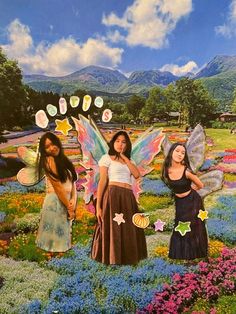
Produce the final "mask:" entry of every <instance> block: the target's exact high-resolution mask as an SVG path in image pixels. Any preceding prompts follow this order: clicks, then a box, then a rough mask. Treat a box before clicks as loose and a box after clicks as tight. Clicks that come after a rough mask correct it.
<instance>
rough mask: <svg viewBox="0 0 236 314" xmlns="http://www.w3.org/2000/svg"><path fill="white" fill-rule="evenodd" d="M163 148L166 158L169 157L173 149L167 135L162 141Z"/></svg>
mask: <svg viewBox="0 0 236 314" xmlns="http://www.w3.org/2000/svg"><path fill="white" fill-rule="evenodd" d="M161 146H162V148H163V153H164V156H165V157H166V156H167V155H168V152H169V150H170V147H171V142H170V141H169V139H168V136H167V135H165V136H164V139H163V141H162V145H161Z"/></svg>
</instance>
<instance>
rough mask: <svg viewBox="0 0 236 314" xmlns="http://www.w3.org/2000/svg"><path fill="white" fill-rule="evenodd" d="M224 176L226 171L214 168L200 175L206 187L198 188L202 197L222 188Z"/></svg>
mask: <svg viewBox="0 0 236 314" xmlns="http://www.w3.org/2000/svg"><path fill="white" fill-rule="evenodd" d="M223 178H224V173H223V172H222V171H220V170H212V171H209V172H207V173H205V174H203V175H201V176H199V179H200V180H201V181H202V183H203V184H204V187H203V188H202V189H201V190H198V193H199V194H200V195H201V197H205V196H207V195H209V194H210V193H212V192H214V191H217V190H220V189H221V188H222V184H223Z"/></svg>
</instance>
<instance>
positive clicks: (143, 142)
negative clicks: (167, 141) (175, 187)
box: [131, 128, 164, 199]
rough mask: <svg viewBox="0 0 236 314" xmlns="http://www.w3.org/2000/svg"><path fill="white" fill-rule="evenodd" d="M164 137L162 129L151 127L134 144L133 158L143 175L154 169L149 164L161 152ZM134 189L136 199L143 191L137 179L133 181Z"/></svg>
mask: <svg viewBox="0 0 236 314" xmlns="http://www.w3.org/2000/svg"><path fill="white" fill-rule="evenodd" d="M163 139H164V135H163V134H162V129H154V130H152V129H150V128H149V129H148V130H147V131H146V132H145V133H143V134H142V135H141V136H140V137H139V138H138V139H137V140H136V141H135V143H134V144H133V149H132V154H131V158H132V159H133V160H134V162H135V164H136V166H137V167H138V169H139V172H140V174H141V176H145V175H146V174H147V173H149V172H151V171H152V168H151V167H150V166H149V164H150V163H151V162H152V161H153V158H154V157H155V156H156V155H157V154H158V153H159V152H160V150H161V143H162V141H163ZM133 191H134V194H135V196H136V199H138V194H139V193H140V192H141V189H140V187H139V182H138V181H136V180H135V181H134V182H133Z"/></svg>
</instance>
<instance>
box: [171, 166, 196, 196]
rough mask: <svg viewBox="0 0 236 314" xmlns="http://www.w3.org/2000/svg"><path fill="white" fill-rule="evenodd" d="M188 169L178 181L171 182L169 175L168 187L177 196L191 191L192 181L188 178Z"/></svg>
mask: <svg viewBox="0 0 236 314" xmlns="http://www.w3.org/2000/svg"><path fill="white" fill-rule="evenodd" d="M185 172H186V168H185V169H184V172H183V175H182V177H181V178H180V179H178V180H171V179H170V177H169V174H168V185H169V187H170V189H171V190H172V191H173V192H174V193H175V194H181V193H185V192H188V191H189V190H191V183H192V181H191V180H190V179H188V178H187V177H186V173H185Z"/></svg>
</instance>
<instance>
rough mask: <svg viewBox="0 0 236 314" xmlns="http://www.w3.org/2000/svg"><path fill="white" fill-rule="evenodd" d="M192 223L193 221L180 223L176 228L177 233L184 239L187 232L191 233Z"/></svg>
mask: <svg viewBox="0 0 236 314" xmlns="http://www.w3.org/2000/svg"><path fill="white" fill-rule="evenodd" d="M190 223H191V221H186V222H183V221H179V224H178V226H176V227H175V231H179V233H180V234H181V235H182V237H183V236H185V234H186V233H187V232H190V231H191V228H190Z"/></svg>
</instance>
